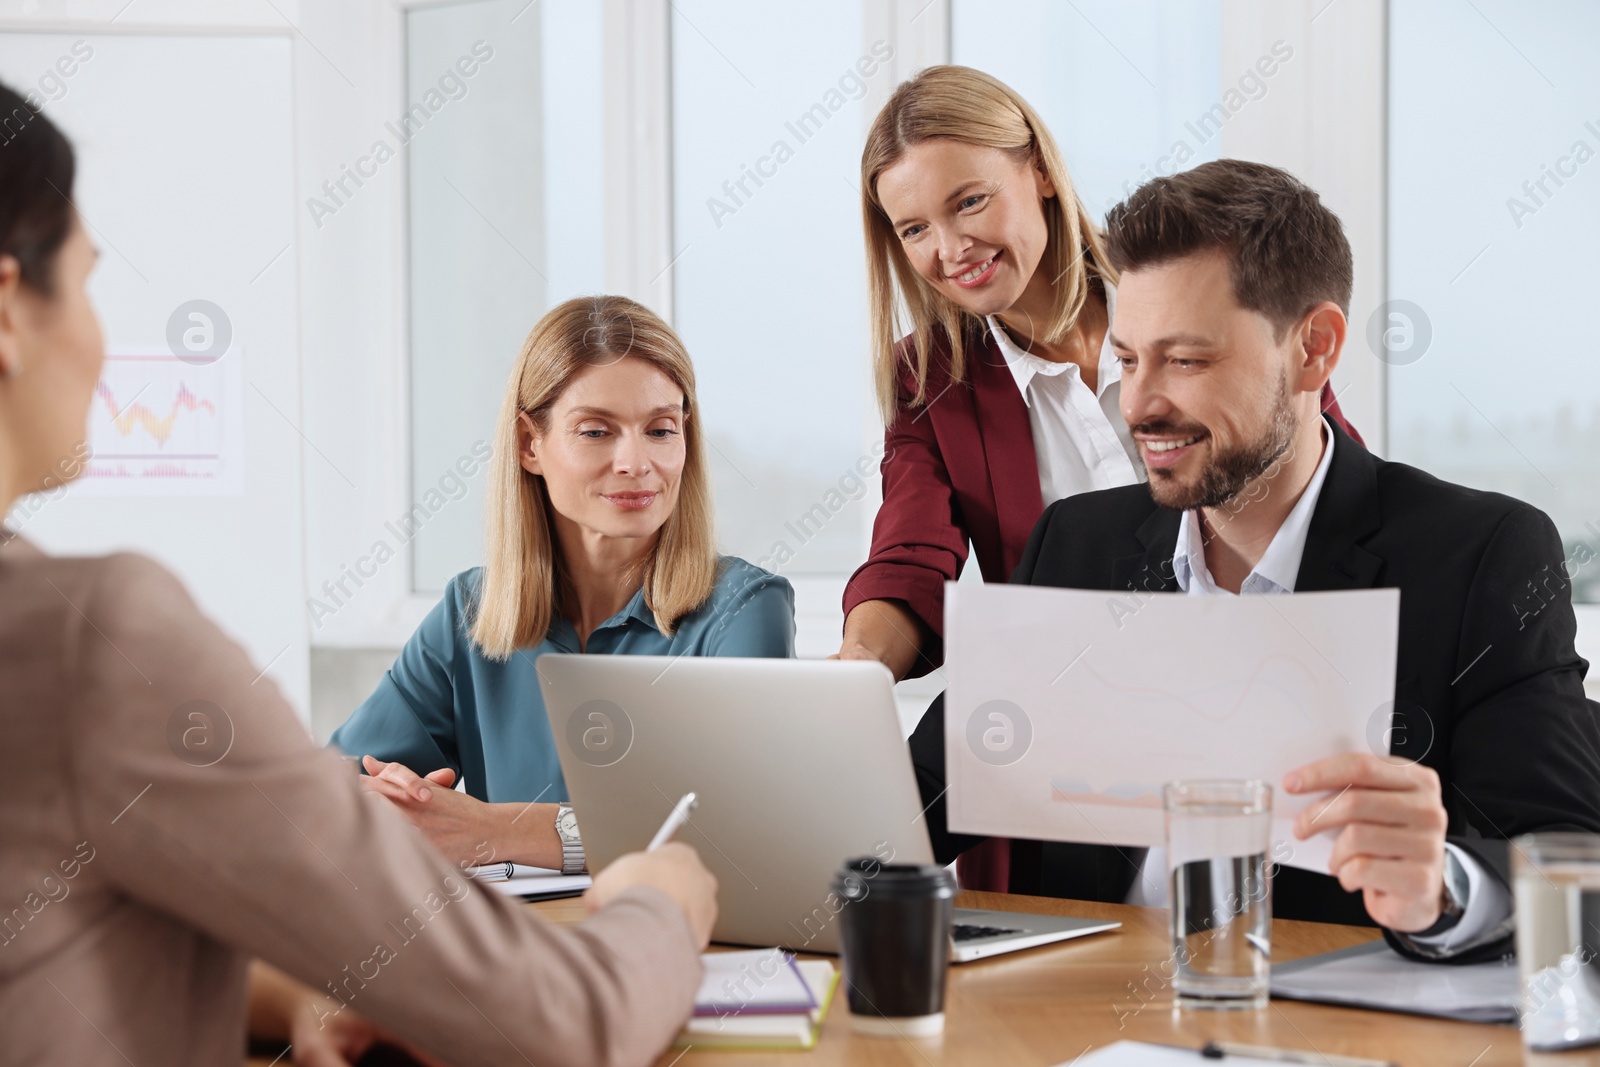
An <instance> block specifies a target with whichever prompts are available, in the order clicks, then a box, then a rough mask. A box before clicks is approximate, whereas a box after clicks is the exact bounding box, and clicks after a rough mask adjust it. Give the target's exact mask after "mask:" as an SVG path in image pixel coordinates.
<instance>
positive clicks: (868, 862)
mask: <svg viewBox="0 0 1600 1067" xmlns="http://www.w3.org/2000/svg"><path fill="white" fill-rule="evenodd" d="M833 891H834V892H835V893H838V894H839V895H840V896H841V897H844V898H845V899H846V900H863V899H866V898H867V897H870V896H883V897H894V898H897V899H912V898H914V899H929V898H933V899H938V898H940V897H951V896H954V895H955V892H956V879H955V875H954V874H952V873H951V872H950V871H949V870H947V869H946V868H944V867H940V866H937V865H935V864H931V863H926V864H924V863H884V862H882V861H881V860H876V859H872V858H871V857H866V858H862V859H853V860H849V861H847V862H846V863H845V865H844V866H843V867H841V868H840V869H839V871H838V873H836V874H835V875H834V876H833Z"/></svg>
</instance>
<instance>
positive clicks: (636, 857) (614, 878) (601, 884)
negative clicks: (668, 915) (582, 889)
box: [583, 841, 717, 949]
mask: <svg viewBox="0 0 1600 1067" xmlns="http://www.w3.org/2000/svg"><path fill="white" fill-rule="evenodd" d="M635 886H649V887H650V888H652V889H658V890H660V891H661V892H663V893H665V894H666V895H667V896H669V897H671V898H672V902H673V903H674V904H676V905H678V907H679V908H682V909H683V914H684V918H686V919H688V920H689V929H690V930H691V931H692V932H693V934H694V940H695V946H696V947H697V948H702V949H703V948H705V947H706V945H707V944H708V943H709V942H710V941H711V927H712V926H714V925H715V924H716V921H717V876H716V875H714V874H712V873H711V872H710V871H708V870H706V868H705V864H703V863H701V862H700V853H698V852H696V851H695V850H694V849H693V848H692V847H690V846H689V845H686V844H684V843H683V842H682V841H671V842H668V843H667V844H665V845H662V846H661V847H660V848H658V849H656V850H655V851H654V852H630V853H628V854H627V855H626V856H621V857H619V858H618V859H617V861H616V862H615V863H613V864H611V866H609V867H607V868H606V869H605V870H603V871H601V872H600V873H599V874H597V875H595V879H594V885H592V886H590V887H589V891H588V892H587V893H585V894H584V895H583V902H584V904H585V905H587V907H588V911H589V914H591V915H592V914H594V913H595V912H597V911H599V910H600V909H601V908H603V907H605V906H606V905H607V904H609V903H610V902H611V900H612V899H613V898H614V897H616V896H617V895H618V894H619V893H623V892H625V891H627V890H629V889H632V888H634V887H635Z"/></svg>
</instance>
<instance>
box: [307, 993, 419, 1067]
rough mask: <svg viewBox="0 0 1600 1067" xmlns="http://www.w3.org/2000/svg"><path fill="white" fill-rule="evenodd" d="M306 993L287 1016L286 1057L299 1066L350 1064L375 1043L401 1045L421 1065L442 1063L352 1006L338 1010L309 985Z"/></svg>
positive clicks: (348, 1066) (348, 1065)
mask: <svg viewBox="0 0 1600 1067" xmlns="http://www.w3.org/2000/svg"><path fill="white" fill-rule="evenodd" d="M306 994H307V995H306V997H305V998H304V999H302V1000H301V1001H300V1002H299V1004H298V1005H297V1006H296V1008H295V1010H294V1014H293V1015H292V1016H291V1017H290V1019H289V1058H290V1059H291V1060H292V1061H293V1062H294V1063H296V1064H299V1065H300V1067H351V1065H353V1064H356V1063H359V1062H361V1058H362V1057H363V1056H365V1055H366V1054H367V1052H368V1051H369V1050H370V1049H371V1048H372V1046H374V1045H378V1044H385V1045H393V1046H395V1047H396V1048H400V1049H404V1050H405V1052H406V1054H407V1055H409V1056H410V1057H411V1058H412V1059H414V1060H416V1061H417V1062H418V1063H421V1064H424V1065H425V1067H446V1065H445V1063H444V1062H443V1061H442V1060H436V1059H434V1058H433V1057H432V1056H430V1055H428V1054H427V1053H426V1052H423V1051H422V1050H421V1049H419V1048H416V1047H415V1046H413V1045H411V1044H409V1043H407V1042H405V1041H401V1040H399V1039H397V1038H395V1037H392V1036H390V1035H389V1034H386V1033H385V1032H384V1031H382V1030H380V1029H378V1027H377V1026H375V1025H374V1024H373V1023H372V1022H371V1021H370V1020H368V1019H365V1018H363V1017H362V1016H360V1015H357V1014H356V1013H355V1011H354V1010H352V1009H350V1008H344V1009H342V1010H341V1009H340V1006H339V1002H338V1001H335V1000H329V999H328V998H326V997H319V996H317V995H316V994H315V993H313V992H311V991H310V990H309V989H308V990H306ZM319 1002H320V1003H319ZM333 1012H338V1014H336V1015H335V1014H332V1013H333Z"/></svg>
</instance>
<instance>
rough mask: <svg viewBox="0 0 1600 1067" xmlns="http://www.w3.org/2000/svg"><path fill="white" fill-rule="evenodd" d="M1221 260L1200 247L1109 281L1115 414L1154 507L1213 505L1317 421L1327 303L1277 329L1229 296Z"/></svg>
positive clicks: (1328, 357) (1330, 339)
mask: <svg viewBox="0 0 1600 1067" xmlns="http://www.w3.org/2000/svg"><path fill="white" fill-rule="evenodd" d="M1229 266H1230V264H1229V259H1228V256H1227V255H1226V253H1224V252H1223V251H1221V250H1219V249H1210V250H1206V251H1202V252H1195V253H1192V254H1190V255H1187V256H1183V257H1181V258H1178V259H1174V260H1170V261H1168V262H1165V263H1160V264H1157V265H1153V266H1147V267H1140V268H1138V269H1133V270H1126V271H1124V272H1123V274H1122V279H1121V282H1120V283H1119V285H1118V287H1117V313H1116V321H1115V322H1114V323H1113V324H1112V333H1111V342H1112V345H1113V347H1114V348H1115V349H1116V353H1117V356H1118V358H1119V359H1120V360H1121V362H1122V414H1123V417H1124V418H1125V419H1127V421H1128V426H1129V428H1130V430H1131V431H1132V433H1133V438H1134V440H1135V441H1136V442H1138V445H1139V456H1140V458H1141V459H1142V460H1143V461H1144V466H1145V470H1146V471H1147V472H1148V473H1149V477H1150V495H1151V496H1152V497H1154V498H1155V501H1156V503H1158V504H1160V505H1161V506H1162V507H1167V508H1173V509H1178V510H1183V509H1188V508H1196V507H1217V506H1220V505H1221V504H1224V503H1226V502H1227V501H1229V500H1231V499H1232V498H1233V497H1234V496H1236V495H1237V494H1238V493H1239V492H1240V490H1242V489H1243V488H1244V487H1245V486H1246V485H1247V484H1248V483H1249V482H1250V481H1251V479H1253V478H1256V477H1258V476H1260V475H1263V474H1266V473H1268V472H1269V471H1270V469H1271V468H1272V466H1273V464H1274V463H1275V462H1276V461H1277V460H1278V459H1279V458H1280V457H1282V456H1283V455H1284V454H1285V452H1287V451H1288V449H1289V447H1290V445H1291V444H1295V443H1296V442H1297V441H1298V440H1299V438H1300V437H1302V436H1304V434H1303V430H1304V428H1305V427H1306V426H1311V427H1312V429H1313V431H1314V430H1315V426H1314V419H1315V416H1316V414H1317V400H1318V396H1319V394H1320V393H1321V390H1322V387H1323V385H1324V384H1325V383H1326V382H1327V379H1328V376H1329V375H1330V374H1331V373H1332V370H1333V366H1334V363H1336V362H1337V359H1338V344H1339V342H1341V341H1342V340H1343V333H1342V324H1343V315H1342V313H1341V312H1340V311H1339V310H1338V307H1337V305H1334V304H1331V303H1324V304H1322V305H1319V306H1318V307H1317V308H1315V309H1313V310H1312V311H1311V312H1310V313H1308V315H1307V316H1306V318H1305V319H1303V320H1301V322H1300V323H1299V324H1296V325H1294V326H1292V327H1291V328H1289V329H1288V330H1287V331H1285V332H1284V336H1283V337H1282V338H1281V339H1280V338H1278V337H1276V336H1275V331H1274V329H1273V326H1272V323H1271V322H1270V320H1268V319H1267V317H1266V316H1264V315H1262V314H1261V313H1260V312H1257V311H1252V310H1249V309H1247V308H1244V307H1241V306H1240V305H1239V302H1238V301H1237V299H1236V298H1235V296H1234V292H1233V281H1232V278H1231V275H1230V269H1229ZM1333 317H1337V319H1338V330H1337V334H1338V336H1337V337H1335V336H1334V333H1335V331H1334V318H1333ZM1330 353H1331V354H1330ZM1316 451H1317V450H1315V449H1310V450H1308V454H1312V455H1314V454H1316Z"/></svg>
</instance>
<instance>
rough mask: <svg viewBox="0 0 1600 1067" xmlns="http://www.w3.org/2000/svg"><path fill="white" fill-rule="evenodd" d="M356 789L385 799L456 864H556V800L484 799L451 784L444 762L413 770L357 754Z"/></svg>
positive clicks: (451, 774) (451, 775) (451, 773)
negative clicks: (358, 785)
mask: <svg viewBox="0 0 1600 1067" xmlns="http://www.w3.org/2000/svg"><path fill="white" fill-rule="evenodd" d="M361 766H363V767H365V768H366V771H367V773H366V774H365V775H362V776H361V778H360V782H361V788H363V789H365V790H366V791H367V792H369V793H373V794H376V795H378V796H382V797H384V798H386V799H387V800H388V801H389V802H390V803H392V804H393V805H394V806H395V807H397V808H399V809H400V812H401V813H402V814H403V815H405V817H406V818H407V819H409V820H411V825H412V826H415V827H416V828H417V829H418V830H421V831H422V833H423V835H424V836H425V837H427V839H428V840H429V841H431V842H433V847H434V848H437V849H438V850H439V851H440V852H443V853H444V854H445V855H446V856H447V857H449V858H450V859H452V860H454V861H455V862H457V863H462V864H468V863H471V864H479V863H494V862H496V861H501V860H510V861H512V862H513V863H526V864H529V865H530V866H533V867H548V868H551V869H553V870H560V869H561V838H560V837H558V836H557V835H556V809H557V807H559V805H556V804H486V803H484V802H483V801H481V800H479V799H478V798H476V797H473V796H469V795H467V794H466V793H459V792H457V791H456V790H454V789H452V788H450V787H451V786H453V785H454V784H455V780H456V774H455V772H454V771H452V770H451V769H450V768H448V767H443V768H440V769H439V770H437V771H431V772H429V773H428V774H426V775H418V774H417V772H416V771H413V770H412V769H411V768H410V767H407V766H406V765H405V764H403V763H385V762H384V761H383V760H380V759H378V758H376V757H374V756H363V757H361Z"/></svg>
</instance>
